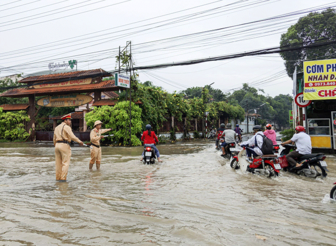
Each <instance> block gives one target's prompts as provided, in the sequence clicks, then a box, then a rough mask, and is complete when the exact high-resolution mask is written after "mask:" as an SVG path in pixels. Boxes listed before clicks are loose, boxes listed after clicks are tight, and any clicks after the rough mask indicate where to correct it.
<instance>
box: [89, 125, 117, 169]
mask: <svg viewBox="0 0 336 246" xmlns="http://www.w3.org/2000/svg"><path fill="white" fill-rule="evenodd" d="M100 124H103V123H102V122H101V121H100V120H97V121H96V122H95V124H94V127H96V125H100ZM111 130H112V129H100V130H98V129H96V128H94V129H93V130H91V133H90V141H91V147H90V152H91V161H90V165H89V169H92V167H93V165H94V164H95V163H96V167H97V169H99V168H100V162H101V147H100V139H101V136H102V134H104V133H105V132H108V131H111Z"/></svg>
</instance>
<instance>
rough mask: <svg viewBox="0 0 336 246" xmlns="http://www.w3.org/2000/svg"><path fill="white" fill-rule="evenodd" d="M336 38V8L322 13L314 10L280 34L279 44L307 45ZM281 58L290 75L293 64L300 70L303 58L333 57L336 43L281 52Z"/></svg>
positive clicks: (284, 46)
mask: <svg viewBox="0 0 336 246" xmlns="http://www.w3.org/2000/svg"><path fill="white" fill-rule="evenodd" d="M335 39H336V10H334V9H331V8H330V9H327V10H325V11H323V12H322V13H318V12H314V13H310V14H308V15H307V16H305V17H302V18H300V19H299V21H298V22H297V23H296V24H295V25H293V26H291V27H290V28H289V29H288V31H287V32H286V33H284V34H282V35H281V41H280V46H281V48H282V49H285V48H288V47H297V46H302V45H303V46H308V45H311V44H316V43H319V42H327V41H332V40H335ZM281 56H282V58H283V59H284V60H285V66H286V70H287V74H288V76H290V77H292V76H293V73H294V69H295V66H298V71H302V66H303V63H302V61H304V60H319V59H328V58H335V56H336V45H335V44H332V45H328V46H323V47H317V48H314V49H305V48H303V49H301V50H297V51H290V52H283V53H281Z"/></svg>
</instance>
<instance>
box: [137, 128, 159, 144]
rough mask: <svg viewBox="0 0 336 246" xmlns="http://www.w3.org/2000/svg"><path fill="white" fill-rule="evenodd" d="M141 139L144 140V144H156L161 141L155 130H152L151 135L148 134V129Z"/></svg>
mask: <svg viewBox="0 0 336 246" xmlns="http://www.w3.org/2000/svg"><path fill="white" fill-rule="evenodd" d="M141 140H142V141H143V142H144V144H155V143H158V142H159V139H158V138H157V136H156V135H155V132H154V131H152V132H151V135H150V136H149V135H148V131H144V132H143V134H142V137H141Z"/></svg>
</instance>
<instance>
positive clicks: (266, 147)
mask: <svg viewBox="0 0 336 246" xmlns="http://www.w3.org/2000/svg"><path fill="white" fill-rule="evenodd" d="M257 135H259V136H262V138H263V144H262V146H261V148H259V146H258V143H257ZM257 135H256V138H255V146H256V147H258V148H259V149H260V150H261V152H262V153H263V155H273V142H272V140H271V139H269V138H268V137H266V136H265V135H261V134H257Z"/></svg>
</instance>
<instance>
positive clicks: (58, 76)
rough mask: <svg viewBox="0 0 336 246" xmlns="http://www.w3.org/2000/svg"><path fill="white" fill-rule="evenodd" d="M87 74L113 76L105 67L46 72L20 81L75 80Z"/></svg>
mask: <svg viewBox="0 0 336 246" xmlns="http://www.w3.org/2000/svg"><path fill="white" fill-rule="evenodd" d="M85 76H96V77H107V76H111V73H108V72H106V71H105V70H103V69H93V70H82V71H74V72H68V73H55V74H46V75H39V76H30V77H27V78H24V79H22V80H20V81H19V82H20V83H28V82H41V81H47V80H57V79H69V80H75V79H78V78H79V77H85Z"/></svg>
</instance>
